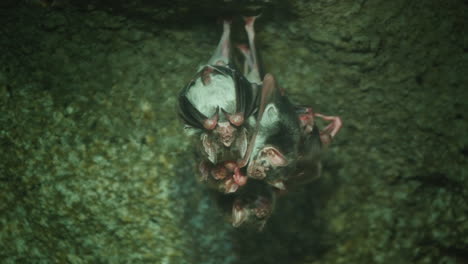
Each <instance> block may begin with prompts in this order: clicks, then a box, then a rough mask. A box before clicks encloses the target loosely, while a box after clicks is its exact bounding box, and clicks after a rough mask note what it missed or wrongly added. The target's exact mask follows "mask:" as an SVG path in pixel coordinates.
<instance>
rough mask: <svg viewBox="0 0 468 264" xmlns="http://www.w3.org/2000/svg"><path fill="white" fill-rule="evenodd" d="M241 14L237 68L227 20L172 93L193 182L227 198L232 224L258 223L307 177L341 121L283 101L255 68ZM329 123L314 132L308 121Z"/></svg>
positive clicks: (250, 31) (316, 171) (250, 29)
mask: <svg viewBox="0 0 468 264" xmlns="http://www.w3.org/2000/svg"><path fill="white" fill-rule="evenodd" d="M255 19H256V17H247V18H245V30H246V32H247V37H248V46H247V45H239V46H238V47H237V48H238V49H239V51H240V52H241V54H242V56H243V58H244V65H242V69H243V71H242V72H241V71H239V69H238V67H236V66H235V65H234V63H233V62H232V58H231V42H230V28H231V22H230V21H224V23H223V34H222V36H221V40H220V42H219V44H218V47H217V48H216V51H215V53H214V54H213V56H212V57H211V59H210V60H209V61H208V64H206V65H205V66H203V67H201V69H200V70H199V71H198V73H197V74H196V75H195V77H194V78H193V79H192V80H191V81H190V82H189V83H188V85H187V86H185V88H184V89H182V91H181V92H180V94H179V115H180V116H181V118H182V120H183V121H184V123H185V129H186V131H187V132H189V134H191V135H192V136H194V137H195V141H196V145H197V147H198V148H199V150H200V153H201V156H202V160H201V161H200V165H199V170H200V177H199V179H200V181H202V182H205V183H206V184H207V185H208V186H209V187H211V188H212V189H214V190H216V191H218V192H219V195H221V196H229V198H228V199H220V200H223V201H229V202H228V203H229V204H230V205H229V206H228V207H229V208H231V209H230V210H229V211H230V212H229V214H230V218H231V222H232V224H233V226H235V227H238V226H240V225H242V224H244V223H245V224H249V225H252V226H255V227H257V228H259V229H262V228H263V226H264V225H265V223H266V221H267V220H268V218H269V217H270V215H271V213H272V212H273V209H274V204H275V200H276V196H277V194H278V193H280V192H285V191H286V190H287V189H289V187H290V186H293V185H298V184H303V183H307V182H310V181H311V180H313V179H315V178H317V177H318V176H319V175H320V171H321V162H320V153H321V151H322V146H324V145H328V144H330V143H331V141H332V139H333V138H334V137H335V135H336V134H337V133H338V131H339V130H340V128H341V126H342V124H341V119H340V118H339V117H336V116H326V115H323V114H320V113H316V112H314V111H313V109H312V108H311V107H309V106H298V105H294V104H292V103H291V102H290V100H289V99H288V97H287V96H286V95H285V92H284V90H282V89H281V88H279V87H278V85H277V83H276V81H275V78H274V77H273V75H271V74H265V75H263V74H262V71H261V69H260V68H259V63H258V59H257V54H256V50H255V43H254V38H255V32H254V22H255ZM316 118H321V119H323V120H325V121H327V122H329V124H328V125H327V126H326V127H325V128H324V129H322V130H321V131H319V130H318V128H317V126H316V124H315V119H316Z"/></svg>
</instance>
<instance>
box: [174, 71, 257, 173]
mask: <svg viewBox="0 0 468 264" xmlns="http://www.w3.org/2000/svg"><path fill="white" fill-rule="evenodd" d="M255 100H256V94H255V90H254V89H253V86H252V84H251V83H249V82H248V81H247V79H245V77H243V76H242V75H241V74H240V73H239V72H237V71H236V70H234V69H233V68H231V67H230V66H220V65H208V66H205V67H204V68H203V69H202V70H201V71H200V72H199V73H198V74H197V76H196V78H195V79H193V80H192V81H191V82H190V83H189V84H188V85H187V86H186V87H185V89H183V90H182V91H181V93H180V95H179V114H180V116H181V117H182V119H183V120H184V122H185V123H186V125H187V126H190V127H192V128H194V129H197V130H198V131H199V134H201V136H200V140H201V143H202V150H203V152H204V154H205V156H206V157H207V158H208V159H209V160H210V161H211V162H212V163H214V164H215V163H217V162H220V161H224V160H225V159H226V158H227V157H233V158H234V159H238V158H239V157H242V156H243V155H244V154H245V151H246V145H247V134H248V124H247V123H246V122H244V121H245V120H246V118H248V117H249V116H250V115H251V114H252V112H253V111H254V107H255V103H256V102H255ZM223 159H224V160H223Z"/></svg>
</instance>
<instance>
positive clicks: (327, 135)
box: [314, 113, 343, 145]
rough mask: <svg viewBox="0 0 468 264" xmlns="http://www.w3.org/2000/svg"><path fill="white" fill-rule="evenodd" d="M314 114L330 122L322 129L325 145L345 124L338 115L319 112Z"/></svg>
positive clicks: (321, 136)
mask: <svg viewBox="0 0 468 264" xmlns="http://www.w3.org/2000/svg"><path fill="white" fill-rule="evenodd" d="M314 116H316V117H320V118H321V119H323V120H325V121H329V122H330V123H329V124H328V125H327V126H326V127H325V128H324V129H322V130H321V131H320V140H321V141H322V143H323V144H324V145H329V144H330V143H331V141H332V140H333V138H334V137H335V136H336V134H338V132H339V131H340V129H341V127H342V126H343V123H342V122H341V118H340V117H338V116H326V115H323V114H319V113H315V114H314Z"/></svg>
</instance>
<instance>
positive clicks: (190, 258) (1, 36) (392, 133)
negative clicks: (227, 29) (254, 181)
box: [0, 0, 468, 264]
mask: <svg viewBox="0 0 468 264" xmlns="http://www.w3.org/2000/svg"><path fill="white" fill-rule="evenodd" d="M149 2H150V1H143V0H140V1H73V0H68V1H67V0H62V1H59V0H57V1H45V0H37V1H33V0H30V1H4V2H2V3H1V4H0V22H1V23H2V29H1V30H0V46H1V47H2V52H1V53H0V113H1V115H0V145H1V151H0V260H2V261H1V262H2V263H53V262H58V263H216V264H219V263H269V264H270V263H301V264H306V263H308V264H312V263H313V264H319V263H403V264H404V263H466V262H467V261H468V251H466V248H468V213H467V212H468V203H466V201H467V199H468V166H467V165H468V137H466V132H467V131H468V122H467V119H468V116H467V113H468V90H467V89H466V87H467V84H468V72H467V69H468V55H467V46H468V41H467V38H466V36H468V23H467V19H466V12H467V9H468V6H467V5H466V3H465V2H464V1H461V0H448V1H442V0H426V1H410V0H395V1H384V0H369V1H366V0H362V1H352V0H341V1H338V0H317V1H306V0H303V1H299V0H298V1H271V2H270V1H257V2H255V1H254V2H255V4H258V5H266V6H267V8H266V9H265V12H264V14H263V15H262V18H261V19H259V20H258V23H257V30H258V32H259V34H258V36H257V40H258V46H259V49H260V52H261V55H262V58H263V61H264V63H265V65H266V69H267V71H268V72H271V73H273V74H274V75H275V76H276V77H277V79H278V81H279V83H280V85H281V86H282V87H284V88H285V89H286V91H287V92H288V93H289V94H290V95H291V96H292V98H293V99H294V100H295V101H296V102H298V103H302V104H311V105H313V106H314V108H315V109H316V110H317V111H320V112H323V113H325V114H330V115H339V116H341V117H342V119H343V121H344V128H343V129H342V131H341V132H340V134H339V135H338V137H337V139H336V141H335V142H334V144H332V145H331V147H330V148H329V150H328V154H327V156H326V157H325V164H324V175H323V177H322V178H321V179H320V180H318V181H316V182H314V183H312V184H309V185H307V186H305V187H304V188H303V189H301V190H299V191H297V192H294V193H290V194H288V195H287V196H285V197H283V198H282V199H281V200H280V202H279V204H278V206H277V212H276V213H275V214H274V216H273V217H272V219H271V220H270V223H269V224H268V225H267V226H266V228H265V230H264V231H263V232H262V233H255V232H252V231H249V230H244V229H239V230H236V229H233V228H232V227H231V226H230V224H229V223H226V222H225V221H224V218H223V216H222V215H221V213H220V210H218V208H217V207H216V205H215V203H214V201H213V200H212V199H210V196H209V193H207V190H206V189H204V188H203V187H202V186H201V185H200V184H198V183H197V182H196V180H195V176H194V174H195V173H197V172H196V164H194V160H195V158H194V154H193V149H192V148H191V144H190V142H188V140H187V137H186V136H185V135H184V134H183V133H182V126H181V122H179V121H178V119H177V115H176V112H175V109H176V107H175V103H176V95H177V92H178V90H179V89H181V88H182V87H183V86H184V85H185V83H186V82H187V81H188V80H189V79H190V78H191V76H192V74H193V73H194V72H195V71H196V69H197V67H198V65H200V64H202V63H204V62H205V61H206V60H207V59H208V58H209V57H210V55H211V52H212V51H213V49H214V47H215V46H216V44H217V41H218V37H219V33H220V31H221V27H220V25H219V24H216V22H215V21H216V18H217V13H216V12H215V10H217V9H216V7H220V8H221V7H222V6H224V5H227V4H229V3H225V2H224V1H215V0H212V1H208V0H205V1H199V5H195V4H194V3H193V2H191V1H184V0H179V1H175V2H171V3H172V4H171V3H169V2H168V1H166V2H164V1H163V2H161V3H160V4H150V3H149ZM245 2H246V3H247V2H248V4H249V5H251V4H252V1H245ZM280 2H281V3H280ZM230 5H231V6H229V8H234V7H233V4H232V3H231V4H230ZM229 8H228V7H226V8H225V10H229ZM241 9H243V8H241V7H237V9H236V10H237V11H236V12H239V11H238V10H241ZM234 22H235V23H237V25H238V28H237V29H236V31H235V35H234V37H235V39H238V40H245V36H244V34H243V32H242V28H241V26H240V25H241V23H242V22H241V20H240V19H238V18H235V19H234Z"/></svg>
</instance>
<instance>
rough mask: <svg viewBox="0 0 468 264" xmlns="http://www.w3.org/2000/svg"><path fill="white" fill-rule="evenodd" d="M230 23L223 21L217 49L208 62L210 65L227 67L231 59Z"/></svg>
mask: <svg viewBox="0 0 468 264" xmlns="http://www.w3.org/2000/svg"><path fill="white" fill-rule="evenodd" d="M230 35H231V21H230V20H224V21H223V34H222V35H221V40H220V41H219V44H218V47H217V48H216V51H215V53H214V54H213V56H212V57H211V59H210V60H209V61H208V64H210V65H223V66H225V65H228V64H229V60H230V57H231V40H230Z"/></svg>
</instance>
